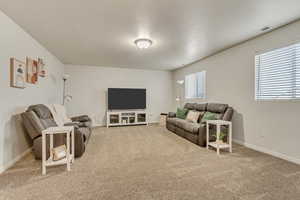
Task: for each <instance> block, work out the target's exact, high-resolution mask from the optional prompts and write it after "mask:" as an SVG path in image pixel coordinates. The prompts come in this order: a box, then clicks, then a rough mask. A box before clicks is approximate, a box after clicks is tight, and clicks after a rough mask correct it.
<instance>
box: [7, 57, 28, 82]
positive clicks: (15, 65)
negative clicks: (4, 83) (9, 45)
mask: <svg viewBox="0 0 300 200" xmlns="http://www.w3.org/2000/svg"><path fill="white" fill-rule="evenodd" d="M10 86H11V87H15V88H25V86H26V65H25V63H24V62H22V61H19V60H17V59H15V58H11V59H10Z"/></svg>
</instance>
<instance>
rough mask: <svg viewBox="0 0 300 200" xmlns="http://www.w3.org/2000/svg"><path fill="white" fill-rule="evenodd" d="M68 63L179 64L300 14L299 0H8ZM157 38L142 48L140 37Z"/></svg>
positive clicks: (15, 15)
mask: <svg viewBox="0 0 300 200" xmlns="http://www.w3.org/2000/svg"><path fill="white" fill-rule="evenodd" d="M0 9H1V10H2V11H3V12H4V13H5V14H7V15H8V16H9V17H11V18H12V19H13V20H14V21H15V22H16V23H17V24H19V25H20V26H21V27H23V28H24V29H25V30H26V31H27V32H29V33H30V34H31V35H32V36H33V37H34V38H35V39H37V40H38V41H39V42H40V43H41V44H43V45H44V46H45V47H46V48H47V49H48V50H50V51H51V52H52V53H53V54H54V55H56V56H57V57H58V58H59V59H60V60H61V61H62V62H64V63H65V64H76V65H96V66H108V67H127V68H128V67H129V68H141V69H159V70H172V69H175V68H178V67H181V66H183V65H186V64H189V63H192V62H194V61H196V60H199V59H201V58H203V57H206V56H209V55H211V54H213V53H215V52H217V51H220V50H222V49H224V48H227V47H229V46H232V45H234V44H236V43H239V42H241V41H244V40H247V39H249V38H252V37H254V36H257V35H259V34H261V33H262V32H261V31H260V29H261V28H263V27H265V26H271V27H272V28H276V27H279V26H282V25H284V24H287V23H289V22H292V21H294V20H296V19H299V18H300V1H299V0H185V1H184V0H88V1H83V0H48V1H41V0H26V1H20V0H1V1H0ZM140 37H146V38H150V39H151V40H153V46H152V47H151V48H149V49H147V50H138V49H137V48H136V47H135V45H134V40H135V39H137V38H140Z"/></svg>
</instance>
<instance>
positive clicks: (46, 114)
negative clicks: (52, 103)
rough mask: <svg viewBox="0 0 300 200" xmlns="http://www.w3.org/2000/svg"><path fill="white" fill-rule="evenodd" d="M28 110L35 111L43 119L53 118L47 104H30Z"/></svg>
mask: <svg viewBox="0 0 300 200" xmlns="http://www.w3.org/2000/svg"><path fill="white" fill-rule="evenodd" d="M27 111H33V112H35V114H36V115H37V116H38V117H39V118H41V119H49V118H52V114H51V112H50V110H49V109H48V107H47V106H45V105H43V104H38V105H32V106H29V107H28V109H27Z"/></svg>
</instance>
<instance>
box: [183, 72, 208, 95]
mask: <svg viewBox="0 0 300 200" xmlns="http://www.w3.org/2000/svg"><path fill="white" fill-rule="evenodd" d="M197 73H203V96H202V97H200V96H198V97H186V84H187V83H186V77H187V76H189V75H193V74H197ZM197 87H198V86H197ZM184 99H186V100H193V99H206V71H205V70H203V71H198V72H193V73H189V74H186V75H185V76H184Z"/></svg>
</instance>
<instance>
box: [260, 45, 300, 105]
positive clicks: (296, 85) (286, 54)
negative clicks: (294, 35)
mask: <svg viewBox="0 0 300 200" xmlns="http://www.w3.org/2000/svg"><path fill="white" fill-rule="evenodd" d="M255 66H256V83H255V85H256V88H255V90H256V91H255V98H256V99H257V100H260V99H262V100H272V99H300V43H298V44H294V45H290V46H288V47H284V48H280V49H276V50H273V51H269V52H267V53H263V54H260V55H257V56H256V57H255Z"/></svg>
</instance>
